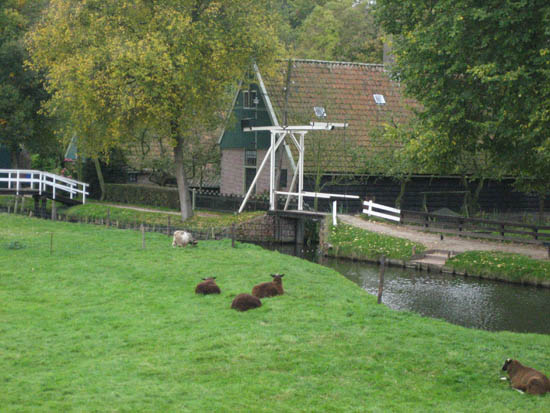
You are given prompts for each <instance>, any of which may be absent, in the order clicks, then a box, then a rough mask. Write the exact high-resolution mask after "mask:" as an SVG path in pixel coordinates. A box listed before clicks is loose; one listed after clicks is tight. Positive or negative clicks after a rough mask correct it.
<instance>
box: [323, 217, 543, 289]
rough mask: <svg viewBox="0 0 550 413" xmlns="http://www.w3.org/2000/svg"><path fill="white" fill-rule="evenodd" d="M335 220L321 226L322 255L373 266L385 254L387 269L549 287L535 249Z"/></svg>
mask: <svg viewBox="0 0 550 413" xmlns="http://www.w3.org/2000/svg"><path fill="white" fill-rule="evenodd" d="M339 218H340V221H341V224H339V225H338V226H337V227H334V226H330V225H326V228H325V230H324V235H323V236H322V237H321V239H322V240H323V243H322V244H321V250H322V251H323V254H324V255H328V256H331V257H335V258H348V259H352V260H360V261H366V262H374V263H377V262H379V260H380V257H381V256H382V255H385V256H386V262H387V264H388V265H390V266H397V267H407V268H414V269H417V270H424V271H428V272H435V273H445V274H453V275H466V276H472V277H478V278H485V279H490V280H500V281H505V282H510V283H516V284H523V285H533V286H541V287H550V261H549V260H548V258H547V251H546V249H545V248H543V247H541V246H535V245H523V244H517V243H501V242H489V241H481V240H476V239H470V238H458V237H447V236H445V237H443V236H441V235H439V234H432V233H424V232H422V231H415V230H412V229H410V228H403V227H401V226H398V225H390V224H385V223H381V222H378V221H367V220H364V219H362V218H359V217H353V216H349V215H342V216H339ZM342 223H343V225H342ZM395 249H396V251H394V250H395Z"/></svg>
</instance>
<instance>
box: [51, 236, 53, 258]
mask: <svg viewBox="0 0 550 413" xmlns="http://www.w3.org/2000/svg"><path fill="white" fill-rule="evenodd" d="M52 252H53V232H50V255H52Z"/></svg>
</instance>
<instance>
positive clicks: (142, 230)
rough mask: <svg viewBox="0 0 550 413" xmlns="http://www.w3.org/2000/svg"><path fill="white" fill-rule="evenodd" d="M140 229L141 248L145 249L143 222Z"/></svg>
mask: <svg viewBox="0 0 550 413" xmlns="http://www.w3.org/2000/svg"><path fill="white" fill-rule="evenodd" d="M140 230H141V248H142V249H145V226H144V225H143V222H142V223H141V226H140Z"/></svg>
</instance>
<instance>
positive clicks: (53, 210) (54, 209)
mask: <svg viewBox="0 0 550 413" xmlns="http://www.w3.org/2000/svg"><path fill="white" fill-rule="evenodd" d="M56 218H57V205H56V204H55V201H52V221H55V220H56Z"/></svg>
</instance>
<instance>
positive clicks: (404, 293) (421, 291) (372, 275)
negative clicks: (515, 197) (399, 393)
mask: <svg viewBox="0 0 550 413" xmlns="http://www.w3.org/2000/svg"><path fill="white" fill-rule="evenodd" d="M267 248H270V249H276V250H278V251H280V252H282V253H286V254H290V255H296V256H300V257H302V258H305V259H308V260H310V261H314V262H318V263H320V264H322V265H325V266H327V267H330V268H333V269H335V270H336V271H338V272H339V273H341V274H343V275H344V276H345V277H347V278H349V279H350V280H352V281H354V282H355V283H357V284H358V285H359V286H361V287H362V288H363V289H365V290H366V291H368V292H369V293H370V294H374V295H376V294H377V292H378V274H379V267H378V266H377V265H373V264H368V263H363V262H356V261H349V260H338V259H333V258H326V257H323V258H318V257H317V255H316V254H315V251H313V250H302V249H300V248H296V247H295V246H294V245H276V246H274V247H267ZM384 278H385V282H384V295H383V299H382V301H383V302H384V304H386V305H387V306H389V307H391V308H393V309H396V310H408V311H414V312H416V313H419V314H422V315H425V316H429V317H434V318H443V319H445V320H447V321H449V322H451V323H454V324H459V325H462V326H465V327H473V328H479V329H483V330H493V331H499V330H509V331H517V332H524V333H525V332H530V333H544V334H550V320H549V317H548V315H549V314H550V289H548V288H536V287H526V286H519V285H514V284H507V283H502V282H496V281H490V280H481V279H477V278H471V277H460V276H451V275H444V274H434V273H426V272H418V271H414V270H408V269H401V268H394V267H387V268H386V270H385V275H384Z"/></svg>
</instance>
